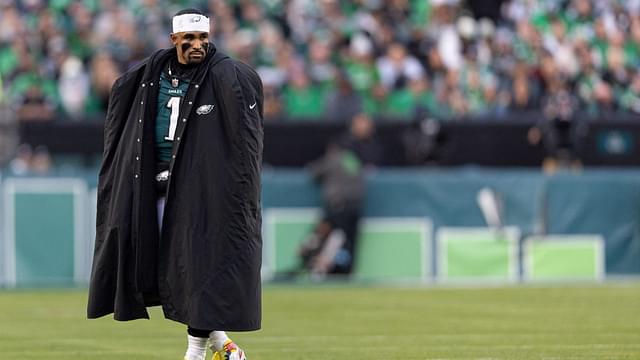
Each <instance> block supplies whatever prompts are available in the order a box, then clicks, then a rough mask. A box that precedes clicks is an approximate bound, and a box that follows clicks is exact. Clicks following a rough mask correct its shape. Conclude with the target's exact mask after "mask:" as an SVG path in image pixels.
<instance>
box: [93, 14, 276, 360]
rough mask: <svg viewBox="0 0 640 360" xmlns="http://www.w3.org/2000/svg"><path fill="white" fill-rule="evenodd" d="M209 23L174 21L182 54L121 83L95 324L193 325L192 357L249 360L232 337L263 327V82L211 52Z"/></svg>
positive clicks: (108, 145)
mask: <svg viewBox="0 0 640 360" xmlns="http://www.w3.org/2000/svg"><path fill="white" fill-rule="evenodd" d="M209 29H210V24H209V18H208V17H207V16H205V15H204V14H203V13H202V12H200V11H198V10H195V9H187V10H183V11H180V12H178V13H177V14H176V15H175V16H174V17H173V32H172V34H171V41H172V43H173V45H174V47H173V48H170V49H166V50H160V51H157V52H156V53H154V54H153V55H151V56H150V57H149V58H148V59H146V60H145V61H143V62H142V63H141V64H139V65H137V66H135V67H134V68H132V69H131V70H129V71H128V72H127V73H125V74H124V75H123V76H122V77H120V78H119V79H118V80H117V81H116V83H115V84H114V86H113V88H112V91H111V96H110V99H109V109H108V112H107V118H106V122H105V133H104V154H103V155H104V158H103V163H102V167H101V169H100V175H99V183H98V209H97V220H96V242H95V253H94V260H93V268H92V274H91V283H90V290H89V303H88V317H89V318H97V317H101V316H104V315H107V314H110V313H113V314H114V318H115V319H116V320H133V319H139V318H148V313H147V310H146V307H148V306H156V305H161V306H162V310H163V312H164V315H165V317H166V318H168V319H171V320H174V321H178V322H180V323H183V324H186V325H187V326H188V349H187V352H186V354H185V359H187V360H201V359H204V356H205V353H206V345H207V344H208V343H209V344H210V346H211V348H212V350H213V352H214V360H218V359H221V360H222V359H224V360H241V359H245V358H246V357H245V355H244V353H243V351H242V350H240V349H239V348H238V347H237V346H236V345H235V344H234V343H233V342H232V341H231V340H230V339H229V338H228V337H227V335H226V333H225V331H250V330H257V329H259V328H260V321H261V282H260V267H261V261H262V260H261V255H262V239H261V213H260V211H261V209H260V171H261V162H262V146H263V128H262V114H263V96H262V82H261V81H260V78H259V77H258V75H257V74H256V72H255V71H254V70H253V69H251V68H250V67H249V66H247V65H245V64H243V63H241V62H239V61H236V60H234V59H231V58H229V57H228V56H226V55H224V54H223V53H221V52H220V51H218V50H217V49H216V48H215V46H214V45H213V44H212V43H209V40H208V36H209Z"/></svg>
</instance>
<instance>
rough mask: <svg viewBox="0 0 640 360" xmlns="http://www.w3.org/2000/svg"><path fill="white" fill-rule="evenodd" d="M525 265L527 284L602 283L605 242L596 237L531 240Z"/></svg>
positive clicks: (567, 236)
mask: <svg viewBox="0 0 640 360" xmlns="http://www.w3.org/2000/svg"><path fill="white" fill-rule="evenodd" d="M523 261H524V264H523V265H524V267H523V273H524V277H525V279H526V280H531V281H552V280H602V279H604V276H605V270H604V261H605V250H604V239H603V237H602V236H601V235H595V234H588V235H550V236H544V237H537V236H534V237H529V238H527V239H526V240H525V241H524V246H523Z"/></svg>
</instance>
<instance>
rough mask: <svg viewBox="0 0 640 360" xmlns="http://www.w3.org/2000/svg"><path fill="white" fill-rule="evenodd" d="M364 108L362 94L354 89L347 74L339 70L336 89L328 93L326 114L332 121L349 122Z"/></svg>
mask: <svg viewBox="0 0 640 360" xmlns="http://www.w3.org/2000/svg"><path fill="white" fill-rule="evenodd" d="M363 110H364V106H363V101H362V96H360V94H358V93H357V92H355V91H354V89H353V86H352V85H351V81H349V78H348V77H347V75H346V74H345V73H344V72H342V71H339V72H338V74H337V76H336V89H335V91H332V92H330V93H329V94H328V95H327V105H326V111H325V113H324V116H325V117H326V118H327V119H330V120H332V121H340V122H345V123H346V122H348V121H350V119H352V118H353V117H354V116H355V115H357V114H359V113H361V112H362V111H363Z"/></svg>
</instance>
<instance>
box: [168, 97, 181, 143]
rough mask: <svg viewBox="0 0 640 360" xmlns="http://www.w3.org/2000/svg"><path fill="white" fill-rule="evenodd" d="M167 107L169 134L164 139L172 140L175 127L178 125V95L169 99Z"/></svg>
mask: <svg viewBox="0 0 640 360" xmlns="http://www.w3.org/2000/svg"><path fill="white" fill-rule="evenodd" d="M167 107H168V108H169V109H171V116H169V134H168V135H167V136H165V137H164V139H165V140H170V141H173V136H174V135H175V134H176V128H177V127H178V116H179V115H180V97H172V98H171V99H169V102H168V103H167Z"/></svg>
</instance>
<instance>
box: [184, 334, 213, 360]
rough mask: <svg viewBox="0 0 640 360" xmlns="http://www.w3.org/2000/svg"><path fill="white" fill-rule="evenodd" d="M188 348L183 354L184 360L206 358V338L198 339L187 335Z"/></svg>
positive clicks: (201, 359) (202, 359)
mask: <svg viewBox="0 0 640 360" xmlns="http://www.w3.org/2000/svg"><path fill="white" fill-rule="evenodd" d="M187 340H188V344H189V347H187V352H186V353H185V354H184V358H185V359H186V360H204V358H205V356H207V340H209V339H207V338H199V337H195V336H191V335H187Z"/></svg>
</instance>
